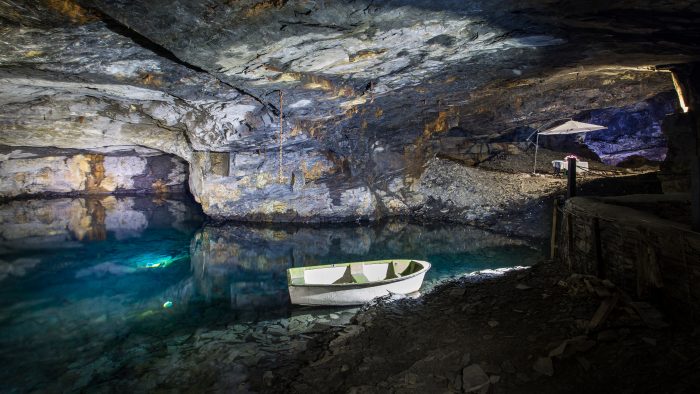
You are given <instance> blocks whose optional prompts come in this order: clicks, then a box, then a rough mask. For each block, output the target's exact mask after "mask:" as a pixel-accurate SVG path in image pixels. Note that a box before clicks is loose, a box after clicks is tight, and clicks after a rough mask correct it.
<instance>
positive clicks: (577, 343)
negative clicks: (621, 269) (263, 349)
mask: <svg viewBox="0 0 700 394" xmlns="http://www.w3.org/2000/svg"><path fill="white" fill-rule="evenodd" d="M563 271H565V270H564V269H563V267H560V266H557V265H556V264H553V263H540V264H538V265H536V266H534V267H532V268H531V269H529V270H520V271H511V272H508V273H505V274H503V275H500V276H499V275H493V274H480V275H474V276H469V277H464V278H462V279H459V280H455V281H452V282H448V283H446V284H444V285H442V286H439V287H437V288H436V289H435V290H434V291H432V292H431V293H429V294H427V295H426V296H424V297H422V298H419V299H402V300H398V301H387V300H382V301H379V302H377V303H374V304H372V305H369V306H366V307H364V308H363V309H362V310H360V312H359V313H358V314H357V315H356V316H355V317H354V318H353V319H352V320H351V322H350V323H351V324H350V325H347V326H345V327H328V328H327V329H326V330H325V331H324V332H323V333H321V334H319V336H317V337H316V338H315V339H313V340H311V341H310V343H309V346H308V347H307V349H306V351H304V352H300V353H296V354H293V355H291V356H288V357H287V358H286V359H282V360H277V361H276V362H275V363H274V364H269V365H267V366H265V368H264V369H263V370H260V371H257V372H255V373H254V375H253V376H252V377H251V383H252V386H253V388H254V389H255V390H256V391H261V392H269V393H281V392H290V393H311V392H317V393H449V392H481V393H487V392H492V393H513V392H515V393H560V392H582V393H590V392H616V393H617V392H650V393H651V392H653V393H658V392H699V391H698V390H699V389H700V369H699V365H698V364H699V363H700V357H698V354H700V335H698V334H700V330H697V329H695V330H693V329H692V328H689V327H687V326H684V325H682V324H669V323H670V322H667V321H665V320H664V318H663V316H662V315H660V314H659V313H658V311H656V310H655V309H654V308H653V307H651V306H650V305H649V304H645V303H639V302H632V301H631V300H630V299H629V297H628V296H627V295H625V294H624V293H622V292H621V291H620V290H618V289H617V288H615V287H614V286H613V285H612V284H611V283H609V282H601V281H600V280H598V279H596V278H593V277H583V276H580V275H572V276H569V275H568V274H564V273H563Z"/></svg>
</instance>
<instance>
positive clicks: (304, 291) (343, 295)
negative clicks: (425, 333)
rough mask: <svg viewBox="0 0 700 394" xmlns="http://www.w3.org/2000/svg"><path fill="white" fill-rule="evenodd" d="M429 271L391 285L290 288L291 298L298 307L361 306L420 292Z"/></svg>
mask: <svg viewBox="0 0 700 394" xmlns="http://www.w3.org/2000/svg"><path fill="white" fill-rule="evenodd" d="M426 272H427V270H424V271H423V272H421V273H420V274H418V275H413V276H411V277H409V278H406V279H404V280H398V281H393V282H389V283H381V282H377V283H369V284H363V285H352V286H343V287H342V288H339V287H338V286H332V285H313V286H309V285H307V286H289V297H290V299H291V302H292V304H296V305H361V304H365V303H367V302H370V301H372V300H373V299H375V298H377V297H382V296H386V295H389V294H409V293H414V292H416V291H418V290H419V289H420V287H421V285H422V284H423V279H424V278H425V274H426Z"/></svg>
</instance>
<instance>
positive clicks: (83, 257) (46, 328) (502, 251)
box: [0, 197, 542, 392]
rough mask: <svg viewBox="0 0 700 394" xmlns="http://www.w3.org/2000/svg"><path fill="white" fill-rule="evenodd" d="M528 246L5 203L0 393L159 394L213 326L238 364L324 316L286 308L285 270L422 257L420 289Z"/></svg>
mask: <svg viewBox="0 0 700 394" xmlns="http://www.w3.org/2000/svg"><path fill="white" fill-rule="evenodd" d="M541 249H542V247H541V245H540V244H539V243H538V242H535V243H534V244H533V242H532V241H525V240H522V239H516V238H510V237H507V236H504V235H499V234H494V233H490V232H488V231H485V230H481V229H477V228H473V227H468V226H461V225H440V226H437V225H433V226H424V225H417V224H411V223H406V222H397V221H393V222H384V223H377V224H371V225H357V224H353V225H342V226H339V225H335V226H326V227H305V226H281V225H277V226H259V225H241V224H228V225H209V224H205V221H204V218H203V216H202V214H201V213H200V211H199V210H198V207H196V206H194V205H193V204H192V203H191V202H190V201H188V200H186V199H181V200H177V199H171V200H153V199H151V198H147V197H124V198H115V197H105V198H102V199H83V198H71V199H68V198H66V199H52V200H27V201H14V202H10V203H6V204H4V205H0V362H2V365H3V368H2V369H1V372H0V391H3V392H6V391H16V392H24V391H31V390H42V391H43V390H60V391H65V390H82V389H91V388H94V389H97V390H98V391H100V390H102V391H105V390H107V388H112V387H113V385H115V384H117V383H115V382H117V381H118V382H119V384H118V385H117V387H120V388H122V389H133V388H135V387H138V388H141V389H151V388H167V387H168V386H167V384H166V385H165V386H163V384H164V383H163V381H164V380H166V379H168V377H167V376H165V375H167V374H166V372H167V371H169V372H168V373H172V370H170V369H167V368H170V367H171V366H172V365H177V368H179V370H189V369H191V368H190V367H188V366H187V360H189V359H191V358H192V357H190V356H188V354H189V353H188V352H189V350H188V349H190V348H192V349H196V350H197V351H200V350H201V348H200V347H199V345H198V344H199V343H200V342H197V344H194V345H192V346H194V347H191V346H190V345H191V344H192V343H193V341H199V340H200V339H201V338H205V337H206V335H207V332H209V330H212V332H214V330H219V331H216V332H217V333H223V334H217V335H228V334H226V331H225V330H226V327H229V328H231V327H233V328H232V329H233V330H234V331H235V333H236V335H237V336H235V338H238V339H235V338H234V339H231V338H233V337H231V338H229V340H228V342H227V343H228V345H227V346H232V347H231V349H232V350H229V351H228V353H226V354H230V353H231V352H232V351H233V352H236V351H237V352H239V353H237V354H239V356H240V357H241V358H240V359H243V358H245V357H248V356H247V355H251V354H254V353H255V352H256V349H257V348H256V347H254V346H252V345H250V342H255V339H251V336H250V335H251V334H250V333H253V334H254V333H255V332H257V331H255V330H258V331H260V330H262V331H264V332H267V330H266V324H268V323H267V322H270V323H269V324H273V322H274V324H279V322H280V321H284V322H287V323H283V326H284V324H287V325H288V324H290V323H289V322H292V320H290V319H293V317H294V316H297V315H304V316H312V317H313V318H312V317H308V318H307V320H308V321H311V320H312V319H315V318H318V316H320V315H321V314H325V315H323V316H321V317H320V318H321V319H324V316H325V319H327V318H328V317H327V316H331V318H333V316H337V315H336V314H335V313H332V311H331V314H330V315H328V313H329V312H328V311H327V310H320V311H319V312H314V310H309V309H304V308H292V307H291V306H290V305H289V297H288V293H287V286H286V269H287V268H289V267H294V266H308V265H316V264H327V263H338V262H347V261H357V260H374V259H382V258H415V259H424V260H428V261H430V262H431V263H432V264H433V268H432V270H431V271H430V272H429V273H428V275H427V277H426V281H425V282H424V290H428V289H429V288H430V287H431V286H433V285H434V284H435V283H437V282H438V281H440V280H443V279H446V278H450V277H456V276H460V275H463V274H465V273H469V272H473V271H477V270H483V269H489V268H501V267H510V266H516V265H520V266H527V265H531V264H533V263H534V262H535V261H537V259H538V258H540V257H541ZM339 313H340V312H339ZM317 315H318V316H317ZM280 319H282V320H280ZM321 321H324V320H321ZM289 330H290V331H291V328H289ZM239 334H240V335H239ZM240 338H243V339H240ZM256 338H257V337H256ZM281 338H282V339H281V340H280V341H283V340H284V338H287V337H286V336H282V337H281ZM217 341H218V342H217ZM221 341H224V339H220V338H219V337H215V336H212V339H211V340H210V342H211V343H212V346H216V344H217V343H220V342H221ZM280 341H277V342H280ZM221 343H222V342H221ZM244 345H245V346H248V345H250V346H248V347H245V346H244ZM220 347H221V346H219V348H220ZM244 348H245V349H244ZM241 349H244V350H241ZM246 352H247V353H246ZM244 356H245V357H244ZM169 357H176V359H169ZM201 357H202V358H201V359H198V360H202V359H204V360H206V357H207V356H206V352H204V353H202V354H201ZM234 360H237V359H236V357H233V359H232V360H231V362H232V363H235V361H234ZM246 360H248V359H246ZM178 363H180V364H178ZM198 363H200V364H201V361H198ZM248 364H250V362H247V361H246V362H244V363H243V364H242V365H246V366H247V367H251V365H248ZM158 365H167V366H168V367H167V368H166V367H158ZM173 368H174V367H173ZM188 368H189V369H188ZM241 368H243V367H241ZM160 375H163V376H160ZM159 376H160V377H159ZM144 379H148V383H144ZM183 379H184V378H183ZM211 379H217V378H215V377H212V378H211ZM128 381H130V382H132V384H131V385H128V384H126V383H125V382H128ZM210 383H211V385H213V387H216V384H214V383H212V382H210ZM219 387H224V386H219ZM225 387H231V386H230V385H227V386H225Z"/></svg>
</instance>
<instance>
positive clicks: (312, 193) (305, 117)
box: [0, 0, 700, 221]
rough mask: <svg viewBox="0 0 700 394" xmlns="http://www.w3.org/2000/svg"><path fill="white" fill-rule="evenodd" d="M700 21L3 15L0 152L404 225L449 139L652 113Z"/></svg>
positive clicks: (481, 11) (440, 12)
mask: <svg viewBox="0 0 700 394" xmlns="http://www.w3.org/2000/svg"><path fill="white" fill-rule="evenodd" d="M59 3H60V4H59ZM58 5H61V6H58ZM699 12H700V9H699V8H698V4H696V2H692V1H670V0H669V1H663V0H662V1H656V2H645V1H637V2H634V1H630V2H611V3H610V4H608V3H605V4H603V3H600V4H598V3H597V4H595V5H586V6H585V7H584V6H582V5H581V4H579V3H577V2H575V1H560V2H548V1H540V0H528V1H523V2H517V3H504V2H499V1H491V0H482V1H477V2H453V1H417V0H415V1H410V0H403V1H390V2H383V3H381V4H376V3H375V2H366V1H359V2H341V1H333V2H306V1H268V0H245V1H219V0H212V1H208V2H191V1H184V0H175V1H170V0H168V1H165V0H155V1H149V2H136V1H112V0H95V1H87V0H86V1H83V2H80V3H76V2H74V1H71V0H66V1H63V2H55V1H38V2H35V1H24V0H17V1H13V2H9V3H3V4H0V15H2V18H1V19H0V24H1V25H0V28H1V29H2V34H3V40H2V42H0V65H2V68H1V69H0V108H1V109H0V145H4V146H8V147H25V148H26V147H35V148H36V147H56V148H61V149H76V150H78V151H79V153H80V154H101V153H103V152H104V151H105V150H107V151H111V150H113V149H126V150H129V149H132V150H133V149H146V151H147V152H149V153H148V154H146V156H148V157H150V156H152V155H153V154H154V152H162V153H168V154H172V155H175V156H178V157H180V158H182V159H183V160H184V161H186V162H187V163H188V172H189V188H190V191H191V192H192V193H193V195H194V196H195V198H196V199H197V200H198V201H199V202H200V203H201V204H202V207H203V209H204V210H205V212H206V213H207V214H209V215H210V216H213V217H216V218H235V219H245V220H278V221H289V220H298V221H337V220H353V219H356V218H376V217H378V216H382V215H394V214H409V215H410V214H413V213H414V212H415V211H416V209H417V208H419V207H418V205H419V204H420V201H422V199H423V197H424V193H422V192H420V191H417V189H416V186H415V185H417V184H418V183H416V181H417V180H418V179H420V178H421V177H422V176H423V173H424V171H425V169H426V168H427V165H428V163H429V162H430V160H431V159H433V158H434V157H435V156H436V155H442V154H445V153H446V152H453V151H455V150H459V149H461V148H459V147H457V148H456V149H455V147H454V146H450V143H451V142H450V141H449V140H442V139H441V135H442V134H443V133H447V132H449V131H450V130H459V131H460V133H461V136H462V137H464V138H465V139H466V142H465V141H461V142H460V144H462V143H464V144H465V146H470V147H473V146H480V145H479V144H483V143H488V142H490V141H493V140H498V139H499V138H502V137H503V136H505V135H508V134H510V133H511V132H512V131H513V130H515V129H518V128H523V127H532V128H536V127H539V126H541V125H542V124H544V123H545V122H548V121H550V120H552V119H555V118H561V117H573V116H578V115H580V114H592V115H593V116H594V117H595V116H597V117H598V118H600V120H601V121H602V120H606V119H610V121H611V122H613V123H615V122H616V121H617V120H616V119H620V118H624V117H625V116H627V115H623V114H624V113H630V114H634V113H638V112H640V111H642V112H643V111H644V109H643V108H639V107H628V106H634V105H642V104H639V103H642V102H644V100H647V99H650V98H652V97H654V96H656V95H657V94H659V93H661V92H668V91H669V90H671V89H673V85H672V83H671V78H670V74H669V73H654V72H650V70H652V69H653V68H654V67H655V66H657V65H667V64H672V63H679V62H680V63H684V62H691V61H697V60H698V56H699V55H698V53H700V50H698V49H700V48H698V42H700V40H698V39H697V37H698V36H699V35H700V33H699V31H698V30H699V29H698V25H697V23H696V16H697V15H698V13H699ZM621 20H624V21H625V23H624V24H623V23H620V22H619V21H621ZM640 86H643V89H642V88H640ZM280 92H281V93H282V94H280ZM650 105H651V104H650ZM664 105H665V104H664ZM642 106H643V105H642ZM613 108H622V109H619V110H615V109H613ZM597 109H606V111H611V112H605V113H597V112H591V111H592V110H597ZM651 112H653V115H654V116H656V114H657V112H656V111H653V110H652V111H651ZM606 114H607V115H606ZM630 116H632V118H633V117H634V116H635V115H630ZM654 116H652V114H651V113H650V114H649V116H648V117H647V118H645V119H642V120H640V122H637V123H635V127H636V125H637V124H638V125H639V127H642V128H644V130H646V131H644V130H642V131H640V130H634V131H633V132H632V133H631V134H628V135H633V136H636V135H638V134H639V135H644V136H646V135H650V136H651V137H650V138H651V140H650V141H649V143H648V144H647V143H646V142H645V145H639V144H636V145H635V144H633V143H631V142H630V141H631V140H630V139H629V138H627V139H625V138H622V137H620V138H618V139H616V140H615V141H607V140H606V141H602V140H601V141H600V144H599V145H598V146H593V145H592V146H591V147H592V149H593V150H594V151H596V152H601V154H603V155H604V156H605V155H609V156H610V161H611V162H614V161H615V160H617V159H618V158H622V156H624V155H625V154H627V151H630V152H632V151H639V152H642V151H644V150H645V149H646V150H648V149H657V147H658V138H657V137H658V136H657V134H658V133H656V131H651V130H655V129H654V127H655V126H649V127H647V126H645V125H651V124H654V122H656V120H651V119H652V118H654ZM650 122H651V123H650ZM622 123H624V124H626V125H632V124H633V123H634V122H632V121H631V120H625V121H622ZM618 124H621V123H619V122H618ZM640 133H641V134H640ZM650 133H651V134H650ZM645 138H646V137H645ZM648 146H652V148H649V147H648ZM436 147H437V148H436ZM609 147H612V150H613V152H612V153H603V152H609V151H610V149H609ZM7 149H9V148H7ZM619 150H623V151H625V153H624V154H623V155H620V154H618V153H615V152H618V151H619ZM657 150H658V149H657ZM657 150H654V152H656V153H658V152H660V150H659V151H658V152H657ZM458 153H460V152H458ZM656 153H655V154H656ZM460 154H461V153H460ZM479 154H480V153H475V154H474V155H472V156H474V158H471V156H470V160H472V161H473V162H479V161H480V160H482V158H481V157H480V156H479ZM471 164H474V163H471ZM297 174H301V176H297ZM300 179H302V180H303V182H301V181H300ZM302 183H303V184H302ZM141 185H142V186H140V187H143V182H141ZM57 187H58V186H57ZM61 187H63V186H61ZM437 194H440V193H439V192H437ZM474 198H477V197H476V196H474ZM485 198H491V197H485ZM470 199H471V198H469V199H457V200H459V201H463V202H465V203H466V201H468V200H470ZM453 201H454V200H453ZM441 209H442V208H441ZM460 209H462V210H464V209H471V208H469V207H467V206H466V205H463V206H461V207H460ZM474 210H475V211H478V209H476V208H474ZM424 211H425V212H428V211H430V210H425V209H424ZM430 212H432V211H430Z"/></svg>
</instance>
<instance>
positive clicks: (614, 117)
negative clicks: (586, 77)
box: [541, 92, 678, 165]
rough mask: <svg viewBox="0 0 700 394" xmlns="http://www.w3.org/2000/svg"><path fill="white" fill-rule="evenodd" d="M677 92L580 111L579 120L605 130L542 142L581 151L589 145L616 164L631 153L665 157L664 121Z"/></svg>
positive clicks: (602, 157) (674, 104) (609, 162)
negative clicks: (600, 126)
mask: <svg viewBox="0 0 700 394" xmlns="http://www.w3.org/2000/svg"><path fill="white" fill-rule="evenodd" d="M677 106H678V98H677V97H676V94H675V92H667V93H661V94H659V95H657V96H654V97H652V98H650V99H648V100H644V101H642V102H640V103H636V104H633V105H629V106H625V107H622V108H605V109H600V110H593V111H590V113H584V114H581V115H580V116H579V117H577V120H580V121H582V122H587V123H593V124H600V125H605V126H606V127H607V129H606V130H601V131H594V132H591V133H587V134H586V135H585V136H584V137H583V138H580V140H581V142H579V138H577V137H575V136H564V137H559V138H558V137H557V136H552V137H547V138H546V139H545V140H542V141H541V142H542V145H543V146H545V147H547V148H550V149H555V150H560V151H567V150H568V151H571V152H576V153H579V152H580V151H581V146H582V145H583V146H585V147H587V148H588V149H589V150H590V152H592V153H594V154H595V155H596V156H597V157H598V158H599V159H600V160H601V161H603V162H604V163H606V164H610V165H617V164H618V163H620V162H622V161H624V160H625V159H627V158H629V157H632V156H640V157H643V158H646V159H647V160H652V161H663V160H664V159H665V158H666V150H667V139H668V136H665V135H664V133H663V131H662V129H661V124H662V121H663V119H664V117H665V116H666V114H671V113H673V112H675V111H676V107H677Z"/></svg>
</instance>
